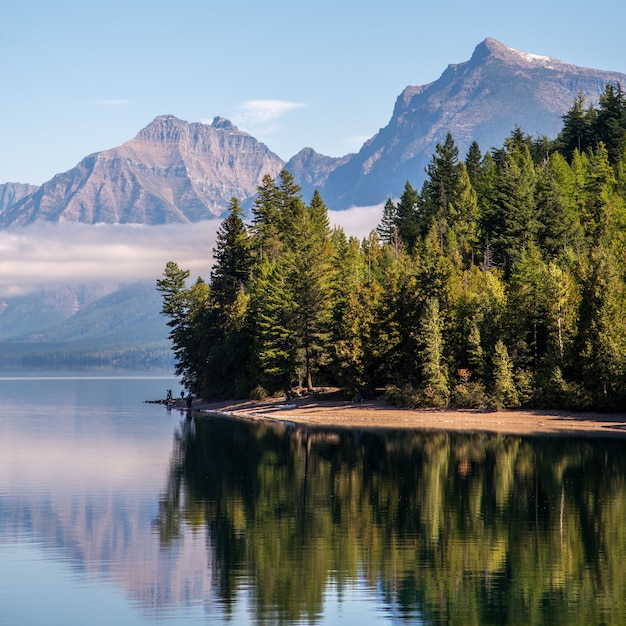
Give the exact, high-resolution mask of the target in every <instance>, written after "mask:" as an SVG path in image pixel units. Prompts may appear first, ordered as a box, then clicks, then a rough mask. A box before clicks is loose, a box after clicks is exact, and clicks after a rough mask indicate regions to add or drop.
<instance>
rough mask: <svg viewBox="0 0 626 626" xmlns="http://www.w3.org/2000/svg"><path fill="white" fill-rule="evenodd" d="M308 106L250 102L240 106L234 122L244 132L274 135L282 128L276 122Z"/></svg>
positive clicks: (268, 101) (273, 101)
mask: <svg viewBox="0 0 626 626" xmlns="http://www.w3.org/2000/svg"><path fill="white" fill-rule="evenodd" d="M306 106H307V105H306V104H302V103H300V102H288V101H286V100H248V101H247V102H243V103H242V104H240V105H239V107H238V108H237V111H236V112H235V114H234V116H233V121H234V123H235V124H236V125H237V126H239V127H240V128H242V129H244V130H252V131H256V132H263V133H266V134H267V133H272V132H275V131H277V130H280V128H281V127H280V125H279V124H276V120H279V119H281V118H282V117H284V116H285V115H287V114H288V113H290V112H291V111H294V110H296V109H302V108H304V107H306Z"/></svg>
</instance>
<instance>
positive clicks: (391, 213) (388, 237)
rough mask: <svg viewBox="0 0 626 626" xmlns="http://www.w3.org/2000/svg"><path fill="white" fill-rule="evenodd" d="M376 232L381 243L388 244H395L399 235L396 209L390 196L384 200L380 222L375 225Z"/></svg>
mask: <svg viewBox="0 0 626 626" xmlns="http://www.w3.org/2000/svg"><path fill="white" fill-rule="evenodd" d="M376 232H377V233H378V236H379V237H380V240H381V241H382V242H383V243H386V244H388V245H390V246H397V243H398V237H399V233H398V209H397V207H396V205H395V204H394V203H393V201H392V200H391V198H388V199H387V202H385V206H384V207H383V214H382V217H381V218H380V224H379V225H378V226H377V227H376Z"/></svg>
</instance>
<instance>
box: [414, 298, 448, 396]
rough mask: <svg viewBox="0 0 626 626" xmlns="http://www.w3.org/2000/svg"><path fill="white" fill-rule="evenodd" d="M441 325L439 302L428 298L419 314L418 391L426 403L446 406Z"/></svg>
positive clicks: (446, 382)
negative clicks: (420, 314)
mask: <svg viewBox="0 0 626 626" xmlns="http://www.w3.org/2000/svg"><path fill="white" fill-rule="evenodd" d="M442 327H443V323H442V320H441V316H440V313H439V302H438V301H437V299H436V298H428V299H427V300H426V302H425V303H424V311H423V313H422V316H421V329H420V338H421V342H422V348H421V350H420V354H419V362H420V370H421V385H420V392H421V396H422V398H423V400H424V402H425V403H426V404H427V405H429V406H438V407H441V406H446V405H447V404H448V401H449V398H450V386H449V382H448V375H447V372H446V368H445V366H444V359H443V333H442Z"/></svg>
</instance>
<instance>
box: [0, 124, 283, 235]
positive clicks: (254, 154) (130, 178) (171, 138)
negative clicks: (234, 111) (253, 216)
mask: <svg viewBox="0 0 626 626" xmlns="http://www.w3.org/2000/svg"><path fill="white" fill-rule="evenodd" d="M283 165H284V162H283V161H282V160H281V159H280V157H278V156H277V155H276V154H274V153H273V152H271V151H270V150H269V148H268V147H267V146H266V145H265V144H263V143H261V142H260V141H257V140H256V139H255V138H254V137H252V136H251V135H249V134H248V133H245V132H243V131H240V130H239V129H238V128H237V127H236V126H235V125H233V124H231V123H230V122H229V121H228V120H226V119H224V118H216V120H214V123H213V124H212V125H207V124H201V123H193V124H189V123H188V122H186V121H184V120H181V119H179V118H177V117H175V116H174V115H160V116H158V117H156V118H155V119H154V120H152V122H150V123H149V124H148V125H147V126H146V127H145V128H143V129H142V130H141V131H139V133H138V134H137V135H136V136H135V138H134V139H131V140H130V141H127V142H126V143H125V144H122V145H121V146H118V147H116V148H111V149H110V150H106V151H104V152H99V153H96V154H92V155H90V156H88V157H85V158H84V159H83V160H82V161H81V162H80V163H79V164H78V165H77V166H76V167H75V168H73V169H71V170H69V171H68V172H65V173H63V174H57V175H56V176H55V177H54V178H52V179H51V180H50V181H48V182H46V183H44V184H43V185H42V186H41V187H40V188H39V189H37V190H36V192H35V193H32V194H30V195H28V196H26V197H24V198H23V199H21V200H20V201H19V202H17V203H15V204H13V206H10V207H8V208H7V209H6V210H5V211H3V212H2V213H0V227H3V226H4V227H7V226H10V225H20V226H23V225H26V224H30V223H33V222H42V221H53V222H57V221H76V222H83V223H88V224H96V223H105V224H115V223H122V224H127V223H140V224H163V223H173V222H197V221H199V220H202V219H209V218H212V217H216V216H220V215H221V214H222V213H223V212H224V211H225V210H226V209H227V208H228V205H229V202H230V200H231V198H232V197H233V196H234V197H237V198H239V200H240V202H241V203H242V204H243V205H244V206H245V205H246V203H247V202H248V201H251V199H252V198H253V197H254V195H255V194H256V191H257V189H258V187H259V185H260V184H261V182H262V180H263V176H265V175H266V174H269V175H270V176H272V177H275V176H277V175H278V173H279V172H280V170H281V169H282V167H283Z"/></svg>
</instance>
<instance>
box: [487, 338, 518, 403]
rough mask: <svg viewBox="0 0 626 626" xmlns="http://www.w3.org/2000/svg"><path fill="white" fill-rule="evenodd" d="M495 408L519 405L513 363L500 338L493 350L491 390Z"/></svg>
mask: <svg viewBox="0 0 626 626" xmlns="http://www.w3.org/2000/svg"><path fill="white" fill-rule="evenodd" d="M491 397H492V400H493V403H494V406H495V407H496V408H502V407H507V408H513V407H516V406H519V404H520V402H519V394H518V393H517V388H516V387H515V381H514V380H513V364H512V362H511V359H510V358H509V352H508V350H507V349H506V346H505V345H504V343H503V342H502V340H501V339H500V340H498V342H497V343H496V345H495V348H494V352H493V391H492V394H491Z"/></svg>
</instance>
